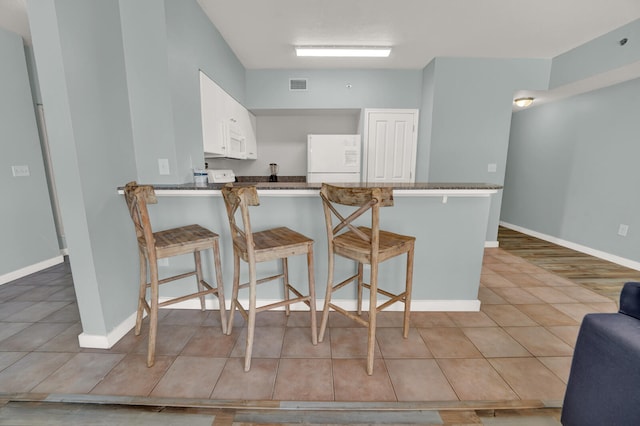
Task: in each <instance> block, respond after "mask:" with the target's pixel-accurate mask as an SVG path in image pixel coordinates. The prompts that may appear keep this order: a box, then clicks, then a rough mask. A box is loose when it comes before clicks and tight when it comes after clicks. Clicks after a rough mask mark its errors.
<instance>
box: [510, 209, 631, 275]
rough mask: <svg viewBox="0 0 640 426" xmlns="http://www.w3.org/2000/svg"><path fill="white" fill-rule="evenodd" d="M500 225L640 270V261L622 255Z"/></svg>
mask: <svg viewBox="0 0 640 426" xmlns="http://www.w3.org/2000/svg"><path fill="white" fill-rule="evenodd" d="M500 226H504V227H505V228H508V229H512V230H514V231H518V232H521V233H523V234H527V235H531V236H532V237H535V238H539V239H541V240H545V241H548V242H550V243H553V244H557V245H559V246H562V247H566V248H569V249H572V250H576V251H579V252H581V253H585V254H588V255H590V256H594V257H598V258H600V259H604V260H608V261H609V262H613V263H616V264H618V265H621V266H626V267H627V268H631V269H635V270H636V271H640V262H636V261H635V260H631V259H627V258H624V257H620V256H616V255H615V254H611V253H606V252H604V251H600V250H596V249H593V248H591V247H587V246H583V245H581V244H577V243H574V242H571V241H567V240H563V239H562V238H558V237H554V236H551V235H547V234H543V233H541V232H537V231H532V230H531V229H527V228H523V227H521V226H518V225H513V224H511V223H508V222H502V221H501V222H500Z"/></svg>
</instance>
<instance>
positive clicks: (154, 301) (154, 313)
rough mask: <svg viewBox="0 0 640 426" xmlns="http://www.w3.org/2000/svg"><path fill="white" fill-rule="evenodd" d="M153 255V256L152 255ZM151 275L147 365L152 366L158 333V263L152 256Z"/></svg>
mask: <svg viewBox="0 0 640 426" xmlns="http://www.w3.org/2000/svg"><path fill="white" fill-rule="evenodd" d="M154 257H155V256H154ZM149 263H150V264H149V267H150V276H151V309H150V312H149V347H148V350H147V367H152V366H153V364H154V363H155V357H156V336H157V334H158V293H159V290H158V265H157V260H156V259H155V258H154V259H153V262H149Z"/></svg>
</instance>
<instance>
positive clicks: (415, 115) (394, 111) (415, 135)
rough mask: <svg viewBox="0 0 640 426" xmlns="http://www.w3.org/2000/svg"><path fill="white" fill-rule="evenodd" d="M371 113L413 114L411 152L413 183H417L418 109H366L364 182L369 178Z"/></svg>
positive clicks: (363, 161)
mask: <svg viewBox="0 0 640 426" xmlns="http://www.w3.org/2000/svg"><path fill="white" fill-rule="evenodd" d="M370 113H389V114H397V113H405V114H406V113H411V114H413V119H414V123H413V150H412V152H411V171H410V174H411V181H412V182H415V181H416V161H417V153H418V123H419V119H420V115H419V114H420V111H419V110H418V109H417V108H365V109H364V112H363V114H364V120H363V127H362V182H368V177H369V114H370Z"/></svg>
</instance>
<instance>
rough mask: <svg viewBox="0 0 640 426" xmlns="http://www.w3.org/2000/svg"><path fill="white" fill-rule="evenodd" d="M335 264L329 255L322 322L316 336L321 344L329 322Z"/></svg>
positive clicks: (332, 257) (332, 256)
mask: <svg viewBox="0 0 640 426" xmlns="http://www.w3.org/2000/svg"><path fill="white" fill-rule="evenodd" d="M334 262H335V256H334V255H329V268H328V269H329V276H328V277H327V290H326V293H325V296H324V307H323V308H322V321H320V334H319V335H318V341H319V342H320V343H322V341H323V340H324V332H325V330H326V328H327V322H328V321H329V303H331V293H332V292H333V266H334Z"/></svg>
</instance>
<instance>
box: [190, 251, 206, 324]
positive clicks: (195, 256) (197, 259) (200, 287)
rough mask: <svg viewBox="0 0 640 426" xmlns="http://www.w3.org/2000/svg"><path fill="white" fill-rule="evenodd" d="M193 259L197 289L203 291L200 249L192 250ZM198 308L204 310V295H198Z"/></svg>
mask: <svg viewBox="0 0 640 426" xmlns="http://www.w3.org/2000/svg"><path fill="white" fill-rule="evenodd" d="M193 260H194V261H195V263H196V279H197V280H198V291H204V286H203V285H202V262H201V261H200V251H199V250H196V251H194V252H193ZM198 299H200V310H201V311H203V312H204V311H205V304H204V303H205V302H204V295H202V296H200V297H199V298H198Z"/></svg>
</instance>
